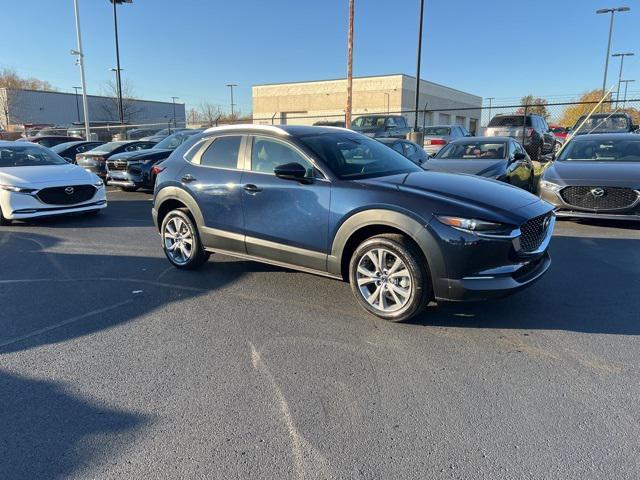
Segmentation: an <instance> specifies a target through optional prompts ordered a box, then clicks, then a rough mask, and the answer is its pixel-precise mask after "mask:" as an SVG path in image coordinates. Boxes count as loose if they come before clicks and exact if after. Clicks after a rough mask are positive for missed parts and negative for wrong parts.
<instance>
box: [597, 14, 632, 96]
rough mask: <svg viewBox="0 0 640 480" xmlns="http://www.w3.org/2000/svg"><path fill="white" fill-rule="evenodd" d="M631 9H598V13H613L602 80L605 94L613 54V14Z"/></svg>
mask: <svg viewBox="0 0 640 480" xmlns="http://www.w3.org/2000/svg"><path fill="white" fill-rule="evenodd" d="M629 10H631V9H630V8H629V7H616V8H601V9H599V10H596V14H598V15H600V14H603V13H611V20H610V21H609V40H608V42H607V56H606V57H605V61H604V79H603V80H602V95H603V96H604V94H605V92H606V91H607V70H609V55H610V54H611V33H612V32H613V16H614V15H615V13H616V12H628V11H629Z"/></svg>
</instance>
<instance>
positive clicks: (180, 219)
mask: <svg viewBox="0 0 640 480" xmlns="http://www.w3.org/2000/svg"><path fill="white" fill-rule="evenodd" d="M160 235H161V237H162V249H163V250H164V254H165V255H166V256H167V259H168V260H169V262H171V264H172V265H173V266H174V267H177V268H180V269H183V270H195V269H197V268H200V267H201V266H202V265H204V264H205V263H206V262H207V260H209V256H210V255H211V254H210V253H209V252H206V251H205V249H204V247H203V246H202V242H201V241H200V235H199V234H198V228H197V226H196V223H195V222H194V221H193V219H192V218H191V216H190V215H189V211H188V210H187V209H185V208H179V209H176V210H172V211H170V212H169V213H167V215H166V216H165V217H164V219H163V220H162V226H161V227H160Z"/></svg>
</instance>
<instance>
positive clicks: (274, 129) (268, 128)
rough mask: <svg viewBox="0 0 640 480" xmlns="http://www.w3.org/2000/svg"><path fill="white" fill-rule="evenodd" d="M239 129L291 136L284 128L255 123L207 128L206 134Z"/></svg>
mask: <svg viewBox="0 0 640 480" xmlns="http://www.w3.org/2000/svg"><path fill="white" fill-rule="evenodd" d="M238 129H250V130H256V131H262V132H272V133H277V134H280V135H289V133H288V132H287V131H286V130H284V129H283V128H280V127H277V126H275V125H255V124H253V123H244V124H241V123H239V124H236V125H222V126H220V127H210V128H207V129H206V130H205V131H204V133H211V132H224V131H227V130H238Z"/></svg>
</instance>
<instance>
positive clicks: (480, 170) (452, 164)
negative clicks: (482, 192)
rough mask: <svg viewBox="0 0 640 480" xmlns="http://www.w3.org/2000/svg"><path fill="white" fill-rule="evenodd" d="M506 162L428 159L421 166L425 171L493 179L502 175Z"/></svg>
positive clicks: (493, 159)
mask: <svg viewBox="0 0 640 480" xmlns="http://www.w3.org/2000/svg"><path fill="white" fill-rule="evenodd" d="M505 165H506V160H503V159H502V160H496V159H495V158H492V159H486V160H482V159H471V160H467V159H459V160H456V159H446V160H445V159H439V158H430V159H429V160H427V161H426V163H425V164H424V165H423V168H424V169H425V170H434V171H438V172H455V173H468V174H470V175H479V176H481V177H489V178H495V177H497V176H499V175H502V174H503V173H504V170H505Z"/></svg>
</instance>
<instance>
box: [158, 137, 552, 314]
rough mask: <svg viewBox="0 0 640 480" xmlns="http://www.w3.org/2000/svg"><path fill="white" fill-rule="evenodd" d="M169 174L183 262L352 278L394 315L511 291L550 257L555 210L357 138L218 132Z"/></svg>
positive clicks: (165, 228) (370, 301)
mask: <svg viewBox="0 0 640 480" xmlns="http://www.w3.org/2000/svg"><path fill="white" fill-rule="evenodd" d="M162 166H163V167H164V170H163V171H162V172H160V173H159V175H158V178H157V181H156V189H155V194H154V207H153V218H154V221H155V223H156V225H157V226H158V229H159V232H160V235H161V238H162V248H163V250H164V253H165V255H166V256H167V258H168V259H169V261H170V262H171V263H172V264H173V265H174V266H176V267H178V268H183V269H193V268H197V267H200V266H202V265H203V264H204V263H205V262H206V261H207V258H208V257H209V255H210V254H211V253H213V252H219V253H224V254H227V255H233V256H236V257H240V258H246V259H250V260H257V261H261V262H265V263H271V264H275V265H279V266H283V267H287V268H293V269H296V270H302V271H304V272H309V273H315V274H319V275H324V276H328V277H332V278H337V279H344V280H348V281H349V282H350V283H351V288H352V290H353V293H354V295H355V297H356V299H357V301H358V302H359V303H360V305H362V307H363V308H364V309H366V310H367V311H368V312H370V313H372V314H374V315H377V316H379V317H381V318H384V319H386V320H391V321H400V320H406V319H408V318H410V317H412V316H414V315H416V314H418V313H420V312H421V311H422V310H423V309H424V308H425V306H426V305H427V303H428V302H429V300H432V299H435V300H478V299H486V298H490V297H496V296H501V295H505V294H507V293H509V292H513V291H516V290H518V289H521V288H523V287H526V286H527V285H530V284H531V283H532V282H533V281H535V280H536V279H538V278H540V277H541V276H542V275H543V274H544V273H545V272H546V271H547V269H548V268H549V265H550V262H551V260H550V258H549V255H548V253H547V246H548V244H549V240H550V238H551V233H552V231H553V225H554V221H555V216H554V214H553V209H552V206H551V205H550V204H548V203H547V202H545V201H542V200H540V199H539V198H538V197H535V196H533V195H531V194H530V193H528V192H525V191H524V190H522V189H519V188H515V187H512V186H510V185H506V184H503V183H501V182H497V181H493V180H487V179H484V178H479V177H474V176H471V175H458V174H450V173H440V172H425V171H424V170H423V169H422V168H420V167H418V166H417V165H415V164H414V163H413V162H411V161H410V160H409V159H407V158H405V157H403V156H402V155H400V154H399V153H398V152H396V151H394V150H393V149H391V148H388V147H387V146H385V145H383V144H381V143H380V142H378V141H376V140H373V139H371V138H367V137H365V136H364V135H360V134H358V133H355V132H353V131H350V130H346V129H340V128H332V127H302V126H280V127H275V126H258V125H248V126H241V125H231V126H227V127H219V128H211V129H209V130H206V131H205V132H204V133H202V134H200V135H194V136H193V137H192V138H191V139H189V140H188V141H187V142H185V143H184V144H183V145H181V146H180V147H178V148H177V149H176V150H175V151H174V152H173V153H172V154H171V156H170V157H169V158H168V159H167V160H165V161H164V162H163V164H162ZM283 293H284V292H283ZM306 300H307V301H312V299H306Z"/></svg>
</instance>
